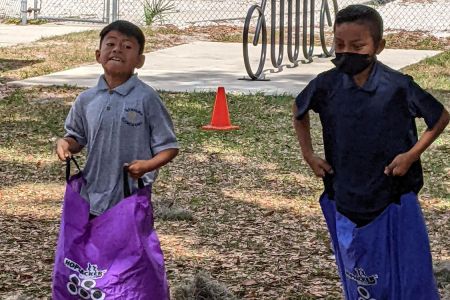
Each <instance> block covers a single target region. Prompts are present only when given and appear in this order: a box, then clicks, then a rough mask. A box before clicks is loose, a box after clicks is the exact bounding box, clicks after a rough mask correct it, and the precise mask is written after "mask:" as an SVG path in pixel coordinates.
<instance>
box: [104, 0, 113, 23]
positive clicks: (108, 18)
mask: <svg viewBox="0 0 450 300" xmlns="http://www.w3.org/2000/svg"><path fill="white" fill-rule="evenodd" d="M105 8H106V16H105V17H104V19H103V21H106V23H111V1H110V0H106V5H105Z"/></svg>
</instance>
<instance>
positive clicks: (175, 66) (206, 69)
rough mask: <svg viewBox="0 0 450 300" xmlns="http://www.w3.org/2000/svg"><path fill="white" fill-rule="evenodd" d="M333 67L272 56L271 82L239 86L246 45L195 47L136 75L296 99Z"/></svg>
mask: <svg viewBox="0 0 450 300" xmlns="http://www.w3.org/2000/svg"><path fill="white" fill-rule="evenodd" d="M318 50H319V49H318ZM250 53H251V56H252V57H254V58H255V61H257V60H258V59H259V50H258V49H251V51H250ZM438 53H439V51H422V50H389V49H387V50H385V51H383V52H382V54H381V55H380V56H379V59H380V61H382V62H384V63H386V64H387V65H389V66H390V67H391V68H394V69H401V68H403V67H405V66H407V65H410V64H413V63H416V62H418V61H420V60H422V59H424V58H426V57H430V56H433V55H436V54H438ZM285 61H288V59H287V57H285ZM332 67H333V65H332V63H331V62H330V58H320V57H314V61H313V62H312V63H300V64H299V65H298V66H297V67H294V68H293V67H292V65H291V64H287V65H285V66H283V68H282V69H283V70H282V71H279V70H276V69H274V68H273V67H272V65H271V63H270V53H269V52H268V53H267V62H266V64H265V68H266V71H265V74H266V78H267V79H270V81H247V80H238V79H240V78H243V77H244V76H246V75H247V74H246V71H245V67H244V61H243V56H242V44H236V43H212V42H194V43H191V44H185V45H181V46H176V47H173V48H168V49H163V50H159V51H156V52H152V53H149V54H146V63H145V65H144V67H143V68H142V69H140V70H138V73H139V77H140V78H141V79H142V80H143V81H145V82H146V83H148V84H149V85H151V86H153V87H154V88H155V89H157V90H164V91H174V92H185V91H188V92H192V91H205V90H207V91H210V90H213V91H215V90H216V89H217V87H218V86H224V87H225V89H226V91H227V92H238V93H244V94H249V93H258V92H262V93H265V94H278V95H280V94H289V95H297V94H298V93H299V92H300V91H301V90H302V89H303V88H304V87H305V86H306V84H307V83H308V82H309V81H310V80H311V79H313V78H314V77H315V76H317V74H319V73H320V72H323V71H325V70H328V69H330V68H332ZM255 69H256V64H255ZM101 73H102V69H101V66H100V65H98V64H93V65H87V66H82V67H79V68H75V69H71V70H67V71H62V72H58V73H54V74H50V75H46V76H40V77H35V78H29V79H26V80H22V81H15V82H10V83H9V84H11V85H21V86H23V85H25V86H26V85H75V86H80V87H91V86H94V85H95V84H96V83H97V80H98V76H99V75H100V74H101Z"/></svg>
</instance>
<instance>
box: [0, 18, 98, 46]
mask: <svg viewBox="0 0 450 300" xmlns="http://www.w3.org/2000/svg"><path fill="white" fill-rule="evenodd" d="M103 26H104V24H99V25H97V24H95V25H76V24H71V25H68V24H64V23H61V24H58V23H51V24H42V25H11V24H0V37H1V38H0V47H7V46H14V45H17V44H24V43H31V42H34V41H37V40H39V39H41V38H43V37H50V36H55V35H63V34H67V33H71V32H79V31H85V30H93V29H99V28H102V27H103Z"/></svg>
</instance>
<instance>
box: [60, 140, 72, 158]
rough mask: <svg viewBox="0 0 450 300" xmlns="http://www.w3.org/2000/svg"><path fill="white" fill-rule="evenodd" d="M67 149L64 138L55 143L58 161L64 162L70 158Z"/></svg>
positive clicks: (67, 144) (67, 143) (70, 154)
mask: <svg viewBox="0 0 450 300" xmlns="http://www.w3.org/2000/svg"><path fill="white" fill-rule="evenodd" d="M69 147H70V144H69V142H68V141H67V140H65V139H64V138H60V139H58V140H57V141H56V154H57V155H58V158H59V159H60V160H62V161H66V160H67V158H69V157H72V153H71V152H70V150H69Z"/></svg>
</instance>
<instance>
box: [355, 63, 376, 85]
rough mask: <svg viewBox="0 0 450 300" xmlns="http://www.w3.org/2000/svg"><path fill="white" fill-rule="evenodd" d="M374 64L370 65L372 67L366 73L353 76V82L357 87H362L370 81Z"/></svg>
mask: <svg viewBox="0 0 450 300" xmlns="http://www.w3.org/2000/svg"><path fill="white" fill-rule="evenodd" d="M374 64H375V63H372V64H370V66H368V67H367V68H366V69H365V70H364V71H362V72H361V73H358V74H356V75H355V76H353V81H354V82H355V83H356V85H357V86H359V87H362V86H363V85H364V84H365V83H366V81H367V79H369V76H370V72H372V68H373V66H374Z"/></svg>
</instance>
